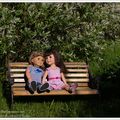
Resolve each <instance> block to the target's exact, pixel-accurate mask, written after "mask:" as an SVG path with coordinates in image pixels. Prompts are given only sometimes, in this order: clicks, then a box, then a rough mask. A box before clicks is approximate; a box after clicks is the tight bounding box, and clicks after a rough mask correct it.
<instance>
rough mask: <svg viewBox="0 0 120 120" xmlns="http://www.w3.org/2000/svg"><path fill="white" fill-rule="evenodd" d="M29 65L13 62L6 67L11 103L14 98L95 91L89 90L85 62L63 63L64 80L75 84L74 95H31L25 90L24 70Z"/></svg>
mask: <svg viewBox="0 0 120 120" xmlns="http://www.w3.org/2000/svg"><path fill="white" fill-rule="evenodd" d="M28 65H29V64H28V63H27V62H13V63H9V65H8V73H7V77H8V81H9V83H11V84H10V88H11V90H10V92H11V93H10V94H11V103H12V102H13V99H14V97H16V96H45V95H46V96H48V95H49V96H51V95H95V94H98V93H99V92H98V90H97V89H91V88H90V87H89V85H88V83H89V72H88V65H87V64H86V63H85V62H65V66H66V68H67V71H68V72H67V74H66V75H65V76H66V80H67V82H68V83H77V84H78V87H77V89H76V93H75V94H70V93H68V92H67V91H65V90H52V91H50V92H49V93H48V92H44V93H37V92H35V93H34V94H31V93H30V92H29V91H27V90H26V89H25V70H26V68H27V66H28Z"/></svg>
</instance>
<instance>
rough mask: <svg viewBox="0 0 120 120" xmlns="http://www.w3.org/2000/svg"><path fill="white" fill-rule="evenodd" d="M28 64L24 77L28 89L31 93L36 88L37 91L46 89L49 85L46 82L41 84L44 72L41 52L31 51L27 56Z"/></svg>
mask: <svg viewBox="0 0 120 120" xmlns="http://www.w3.org/2000/svg"><path fill="white" fill-rule="evenodd" d="M29 63H30V65H29V66H28V67H27V69H26V77H27V80H28V84H27V85H28V90H29V91H30V92H31V93H32V94H33V93H34V91H36V90H37V92H38V93H40V92H43V91H46V90H47V88H48V87H49V84H48V83H45V84H42V77H43V74H44V57H43V53H41V52H36V51H35V52H32V54H31V55H30V58H29Z"/></svg>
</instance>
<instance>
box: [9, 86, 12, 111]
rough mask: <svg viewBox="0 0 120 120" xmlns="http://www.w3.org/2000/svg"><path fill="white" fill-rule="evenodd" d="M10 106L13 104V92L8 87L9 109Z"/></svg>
mask: <svg viewBox="0 0 120 120" xmlns="http://www.w3.org/2000/svg"><path fill="white" fill-rule="evenodd" d="M12 106H13V92H12V88H11V87H10V95H9V109H12Z"/></svg>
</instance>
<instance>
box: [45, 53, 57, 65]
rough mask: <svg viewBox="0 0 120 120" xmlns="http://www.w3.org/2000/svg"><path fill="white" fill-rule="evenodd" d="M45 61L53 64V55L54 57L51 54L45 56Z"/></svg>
mask: <svg viewBox="0 0 120 120" xmlns="http://www.w3.org/2000/svg"><path fill="white" fill-rule="evenodd" d="M46 63H47V64H48V65H52V64H55V57H54V55H53V54H51V55H49V56H47V58H46Z"/></svg>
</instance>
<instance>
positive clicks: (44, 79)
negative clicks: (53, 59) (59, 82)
mask: <svg viewBox="0 0 120 120" xmlns="http://www.w3.org/2000/svg"><path fill="white" fill-rule="evenodd" d="M47 75H48V72H47V71H45V73H44V75H43V79H42V83H43V84H44V83H46V82H47V79H46V78H47Z"/></svg>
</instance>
